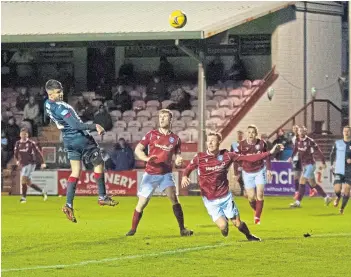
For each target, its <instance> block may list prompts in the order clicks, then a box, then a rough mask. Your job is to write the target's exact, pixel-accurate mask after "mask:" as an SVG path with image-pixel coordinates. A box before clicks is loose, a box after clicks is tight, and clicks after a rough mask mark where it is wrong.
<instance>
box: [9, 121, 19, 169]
mask: <svg viewBox="0 0 351 277" xmlns="http://www.w3.org/2000/svg"><path fill="white" fill-rule="evenodd" d="M20 130H21V129H20V127H19V126H18V125H17V124H16V119H15V118H14V117H13V116H12V117H10V118H9V121H8V124H7V126H6V128H5V136H6V137H7V140H8V145H7V146H8V147H7V149H8V152H9V155H8V156H7V162H8V161H9V160H11V158H12V156H13V150H14V149H15V144H16V141H18V140H19V139H20ZM7 162H6V163H7Z"/></svg>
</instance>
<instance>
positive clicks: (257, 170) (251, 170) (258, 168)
mask: <svg viewBox="0 0 351 277" xmlns="http://www.w3.org/2000/svg"><path fill="white" fill-rule="evenodd" d="M266 151H267V143H266V142H265V141H264V140H262V139H259V138H258V130H257V127H256V126H255V125H249V126H248V128H247V136H246V139H244V140H242V141H240V142H239V145H238V147H237V151H236V153H237V154H242V155H252V154H259V153H262V152H266ZM241 167H242V173H241V174H242V178H243V181H244V186H245V191H246V195H247V198H248V200H249V203H250V206H251V208H252V209H253V211H254V223H255V224H261V214H262V210H263V204H264V187H265V185H266V183H267V177H268V179H271V178H272V173H271V171H270V169H271V157H269V156H267V158H266V159H265V161H264V160H262V159H261V160H255V161H254V162H252V161H243V162H241ZM238 168H239V163H235V164H234V172H235V176H239V174H240V173H239V171H238Z"/></svg>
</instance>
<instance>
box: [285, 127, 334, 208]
mask: <svg viewBox="0 0 351 277" xmlns="http://www.w3.org/2000/svg"><path fill="white" fill-rule="evenodd" d="M298 135H299V137H298V138H297V139H296V141H295V146H294V151H293V153H292V156H291V157H290V158H289V159H288V161H289V162H292V158H293V157H294V156H296V154H298V155H299V160H300V163H301V167H302V174H301V177H300V185H299V194H298V197H297V199H296V201H295V202H294V203H291V204H290V207H292V208H297V207H300V205H301V200H302V198H303V196H304V195H305V189H306V182H307V181H308V182H309V184H310V186H311V187H312V188H315V189H316V190H317V191H318V193H319V194H320V195H321V196H322V197H323V198H324V201H325V204H326V205H327V206H328V205H329V204H330V202H331V201H332V199H331V197H329V196H328V195H327V194H326V193H325V192H324V190H323V188H322V187H321V186H320V185H319V184H317V183H316V180H315V176H314V172H315V170H316V162H315V160H314V157H313V156H314V154H315V153H316V152H317V153H318V154H319V155H320V157H321V158H322V162H323V168H324V169H325V168H326V164H325V158H324V156H323V153H322V151H321V150H320V148H319V146H318V145H317V143H316V142H315V141H314V140H313V139H312V138H310V137H308V136H307V129H306V127H305V126H302V127H299V131H298Z"/></svg>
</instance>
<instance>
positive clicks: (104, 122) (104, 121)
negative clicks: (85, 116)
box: [94, 105, 113, 131]
mask: <svg viewBox="0 0 351 277" xmlns="http://www.w3.org/2000/svg"><path fill="white" fill-rule="evenodd" d="M94 123H95V124H99V125H101V126H102V127H103V128H104V129H105V131H110V130H112V127H113V124H112V118H111V115H110V114H109V113H108V112H107V111H106V109H105V107H104V105H100V107H99V110H98V111H97V113H96V114H95V117H94Z"/></svg>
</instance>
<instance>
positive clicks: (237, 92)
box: [228, 88, 243, 98]
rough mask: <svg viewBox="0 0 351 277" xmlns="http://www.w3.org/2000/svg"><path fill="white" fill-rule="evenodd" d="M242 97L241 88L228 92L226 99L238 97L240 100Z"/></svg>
mask: <svg viewBox="0 0 351 277" xmlns="http://www.w3.org/2000/svg"><path fill="white" fill-rule="evenodd" d="M242 96H243V91H242V89H241V88H237V89H233V90H231V91H229V93H228V97H238V98H241V97H242Z"/></svg>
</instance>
